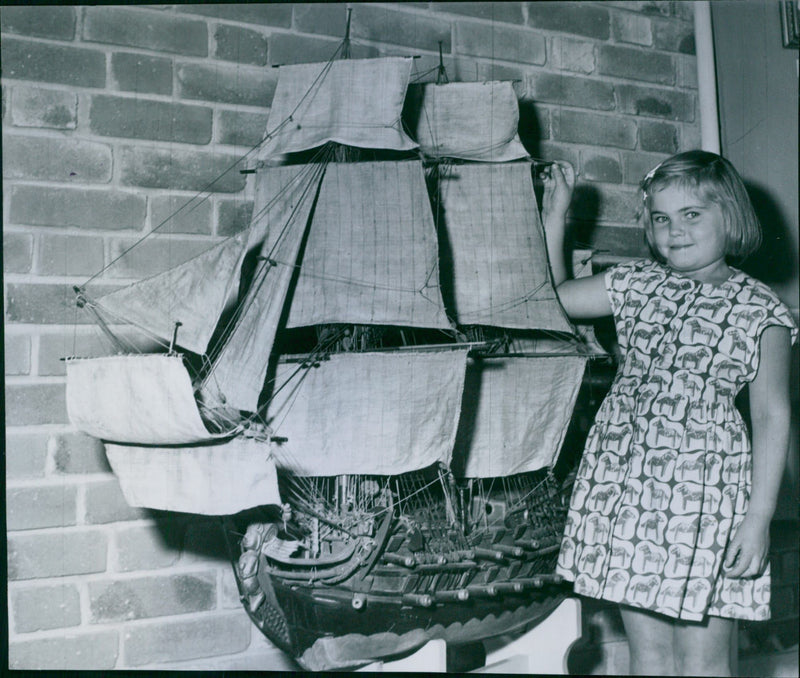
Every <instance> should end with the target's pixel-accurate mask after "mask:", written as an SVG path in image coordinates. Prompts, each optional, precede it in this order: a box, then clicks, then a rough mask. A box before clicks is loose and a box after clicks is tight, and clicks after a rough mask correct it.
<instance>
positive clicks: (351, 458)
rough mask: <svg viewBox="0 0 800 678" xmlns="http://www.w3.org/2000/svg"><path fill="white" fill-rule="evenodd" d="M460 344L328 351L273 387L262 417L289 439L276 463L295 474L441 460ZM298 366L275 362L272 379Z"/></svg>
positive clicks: (450, 432)
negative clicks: (388, 350)
mask: <svg viewBox="0 0 800 678" xmlns="http://www.w3.org/2000/svg"><path fill="white" fill-rule="evenodd" d="M465 367H466V351H465V350H453V351H431V352H420V351H413V352H412V351H407V352H406V351H403V352H399V353H344V354H338V355H332V356H331V357H330V359H329V360H326V361H323V362H321V363H320V364H319V366H318V367H312V368H306V369H305V370H304V371H303V372H302V375H300V374H298V375H297V376H298V377H300V378H299V379H296V380H295V381H293V382H290V383H289V385H288V386H286V387H285V388H283V389H282V390H280V391H279V392H278V393H277V395H276V396H275V397H274V398H273V400H272V402H271V403H270V407H269V410H268V418H269V425H270V426H271V427H272V428H273V430H274V432H275V435H276V436H283V437H286V438H287V439H288V440H287V441H286V442H285V443H283V444H281V445H277V444H276V445H274V446H273V455H274V457H275V463H276V465H277V466H278V467H279V468H282V469H287V470H289V471H291V472H293V473H295V474H297V475H300V476H335V475H341V474H367V475H396V474H399V473H406V472H408V471H413V470H417V469H420V468H424V467H426V466H430V465H431V464H434V463H436V462H443V463H445V464H446V463H448V462H449V460H450V455H451V453H452V449H453V440H454V438H455V434H456V427H457V425H458V417H459V411H460V408H461V396H462V392H463V388H464V370H465ZM297 369H298V366H297V365H294V364H281V365H279V366H278V370H277V376H276V380H275V382H276V384H277V385H280V384H283V383H284V382H285V381H286V380H287V378H288V377H289V376H290V375H291V374H292V373H293V372H294V371H295V370H297Z"/></svg>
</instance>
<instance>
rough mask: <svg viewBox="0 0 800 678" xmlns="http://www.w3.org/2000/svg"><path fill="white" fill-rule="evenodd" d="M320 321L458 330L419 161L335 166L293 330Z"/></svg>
mask: <svg viewBox="0 0 800 678" xmlns="http://www.w3.org/2000/svg"><path fill="white" fill-rule="evenodd" d="M320 323H364V324H383V325H400V326H409V327H431V328H442V329H450V327H451V325H450V322H449V321H448V319H447V317H446V315H445V312H444V305H443V302H442V296H441V292H440V290H439V255H438V244H437V238H436V231H435V229H434V225H433V215H432V213H431V207H430V198H429V196H428V191H427V188H426V186H425V177H424V174H423V170H422V165H421V164H420V162H419V161H404V162H359V163H330V164H328V167H327V170H326V172H325V179H324V180H323V182H322V187H321V188H320V194H319V199H318V200H317V205H316V207H315V209H314V216H313V218H312V222H311V227H310V230H309V234H308V241H307V243H306V247H305V252H304V254H303V260H302V263H301V268H300V274H299V278H298V282H297V286H296V288H295V290H294V293H293V295H292V299H291V310H290V312H289V319H288V322H287V327H299V326H303V325H314V324H320Z"/></svg>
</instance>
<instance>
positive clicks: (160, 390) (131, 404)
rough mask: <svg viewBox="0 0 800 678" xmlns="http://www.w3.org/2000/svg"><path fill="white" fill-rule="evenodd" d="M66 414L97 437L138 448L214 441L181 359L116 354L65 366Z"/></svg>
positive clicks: (75, 423) (78, 426)
mask: <svg viewBox="0 0 800 678" xmlns="http://www.w3.org/2000/svg"><path fill="white" fill-rule="evenodd" d="M67 413H68V415H69V419H70V421H71V422H72V424H73V425H74V426H75V427H77V428H78V429H79V430H81V431H83V432H85V433H88V434H89V435H91V436H94V437H95V438H100V439H102V440H111V441H114V442H119V443H140V444H142V445H180V444H186V443H195V442H202V441H208V440H213V439H214V438H218V437H220V436H222V435H229V434H225V433H223V434H212V433H209V431H208V429H207V428H206V426H205V424H204V423H203V420H202V419H201V417H200V411H199V410H198V407H197V401H196V400H195V397H194V390H193V388H192V382H191V379H190V377H189V373H188V372H187V371H186V368H185V367H184V364H183V359H182V358H181V357H179V356H173V355H158V354H150V355H116V356H108V357H104V358H92V359H88V360H81V359H72V360H68V361H67Z"/></svg>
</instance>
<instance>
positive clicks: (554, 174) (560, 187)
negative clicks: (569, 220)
mask: <svg viewBox="0 0 800 678" xmlns="http://www.w3.org/2000/svg"><path fill="white" fill-rule="evenodd" d="M541 177H542V180H543V182H544V195H543V196H542V221H544V222H547V221H550V220H551V219H564V218H565V217H566V214H567V209H569V203H570V200H571V199H572V191H573V189H574V188H575V170H574V169H573V167H572V165H570V164H569V163H568V162H566V161H565V160H559V161H557V162H554V163H553V164H552V165H549V166H547V167H545V169H544V170H542V172H541Z"/></svg>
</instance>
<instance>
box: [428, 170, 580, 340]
mask: <svg viewBox="0 0 800 678" xmlns="http://www.w3.org/2000/svg"><path fill="white" fill-rule="evenodd" d="M530 172H531V170H530V165H529V164H528V163H510V164H480V165H453V166H450V167H448V168H446V170H445V171H443V173H442V176H441V179H440V183H439V186H440V194H441V200H442V205H443V216H442V219H443V225H444V227H445V229H446V233H447V242H448V244H449V250H450V252H451V255H452V261H451V262H450V264H451V266H452V278H453V280H454V283H455V284H454V289H453V296H454V299H453V304H454V307H455V314H456V318H457V322H458V323H459V324H461V325H473V324H475V325H495V326H499V327H508V328H516V329H543V330H557V331H562V332H571V326H570V323H569V321H568V320H567V318H566V316H565V315H564V312H563V310H562V309H561V305H560V304H559V302H558V299H557V297H556V294H555V291H554V290H553V286H552V284H551V282H550V273H549V268H548V263H547V253H546V248H545V243H544V234H543V231H542V224H541V220H540V218H539V214H538V209H537V207H536V196H535V195H534V193H533V182H532V180H531V174H530ZM445 266H446V264H444V263H443V264H442V270H443V271H444V270H445ZM443 275H444V274H443Z"/></svg>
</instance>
